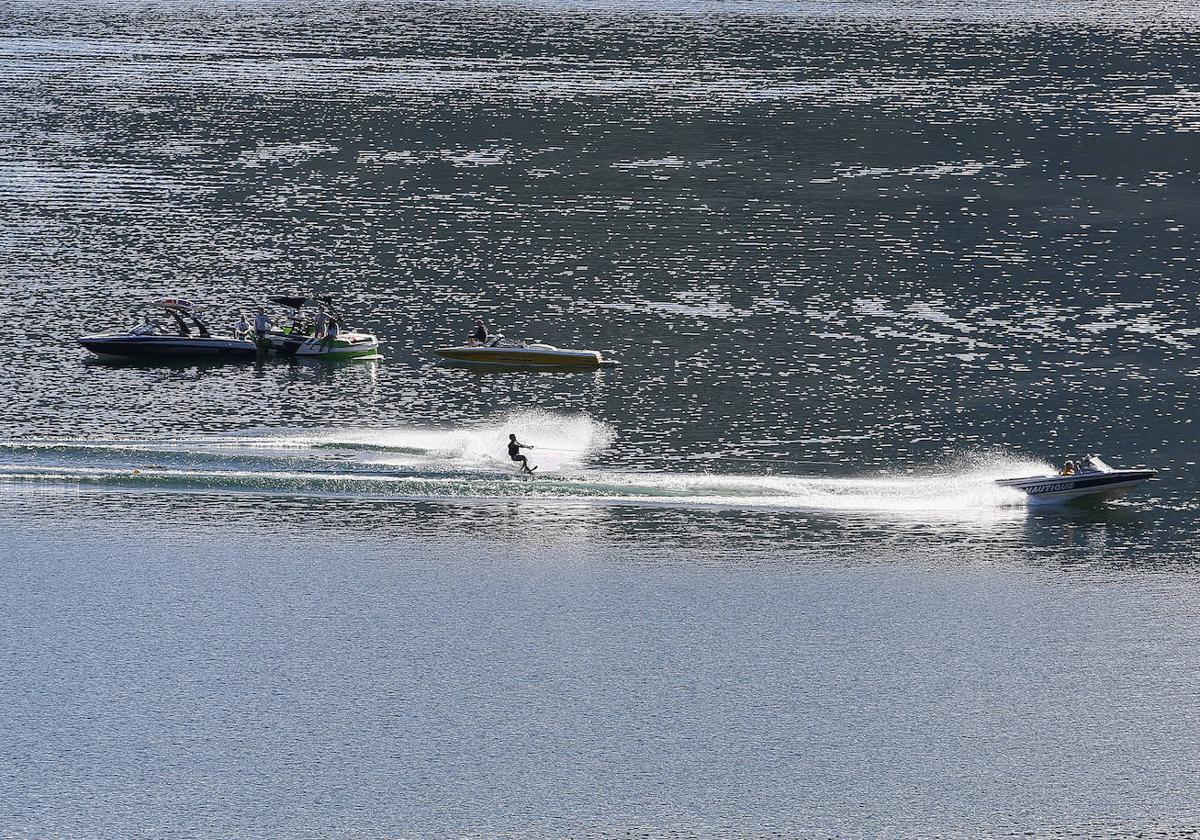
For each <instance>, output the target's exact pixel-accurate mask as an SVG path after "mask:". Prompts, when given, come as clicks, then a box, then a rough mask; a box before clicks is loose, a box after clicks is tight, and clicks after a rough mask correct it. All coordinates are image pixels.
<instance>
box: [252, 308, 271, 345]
mask: <svg viewBox="0 0 1200 840" xmlns="http://www.w3.org/2000/svg"><path fill="white" fill-rule="evenodd" d="M269 329H271V319H270V318H268V317H267V310H265V309H263V308H262V307H261V306H260V307H258V310H257V311H256V312H255V313H254V337H255V338H256V339H258V340H259V341H262V340H263V337H264V336H266V334H267V330H269Z"/></svg>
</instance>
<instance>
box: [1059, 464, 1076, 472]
mask: <svg viewBox="0 0 1200 840" xmlns="http://www.w3.org/2000/svg"><path fill="white" fill-rule="evenodd" d="M1058 474H1059V475H1075V474H1076V470H1075V462H1074V461H1067V463H1065V464H1063V468H1062V469H1061V470H1059V471H1058Z"/></svg>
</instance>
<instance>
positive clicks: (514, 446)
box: [508, 435, 537, 474]
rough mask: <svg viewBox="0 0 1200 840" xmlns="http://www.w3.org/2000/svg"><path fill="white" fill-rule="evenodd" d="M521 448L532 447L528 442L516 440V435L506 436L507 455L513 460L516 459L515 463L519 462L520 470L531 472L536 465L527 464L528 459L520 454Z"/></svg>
mask: <svg viewBox="0 0 1200 840" xmlns="http://www.w3.org/2000/svg"><path fill="white" fill-rule="evenodd" d="M522 449H533V447H532V446H530V445H528V444H525V443H520V442H518V441H517V436H516V435H509V436H508V457H509V458H511V459H512V460H513V461H516V462H517V463H519V464H520V465H521V469H522V471H524V472H525V473H527V474H532V473H533V471H534V470H536V469H537V467H530V466H529V459H528V458H526V457H525V456H524V455H522V454H521V450H522Z"/></svg>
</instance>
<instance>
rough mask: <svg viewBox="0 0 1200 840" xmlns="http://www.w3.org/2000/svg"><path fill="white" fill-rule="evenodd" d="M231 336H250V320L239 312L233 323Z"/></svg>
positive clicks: (240, 337)
mask: <svg viewBox="0 0 1200 840" xmlns="http://www.w3.org/2000/svg"><path fill="white" fill-rule="evenodd" d="M233 337H234V338H237V339H243V340H244V339H248V338H249V337H250V322H249V321H247V320H246V316H245V315H243V314H242V313H241V312H239V313H238V319H237V323H236V324H234V325H233Z"/></svg>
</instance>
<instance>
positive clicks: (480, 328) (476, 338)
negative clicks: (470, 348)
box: [471, 318, 488, 346]
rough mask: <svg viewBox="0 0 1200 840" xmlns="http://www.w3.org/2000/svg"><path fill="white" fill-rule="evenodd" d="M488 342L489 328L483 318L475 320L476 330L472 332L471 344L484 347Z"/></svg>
mask: <svg viewBox="0 0 1200 840" xmlns="http://www.w3.org/2000/svg"><path fill="white" fill-rule="evenodd" d="M487 342H488V330H487V326H486V325H485V324H484V323H483V319H482V318H476V319H475V329H474V330H472V332H471V343H472V344H477V345H480V346H483V345H485V344H487Z"/></svg>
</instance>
